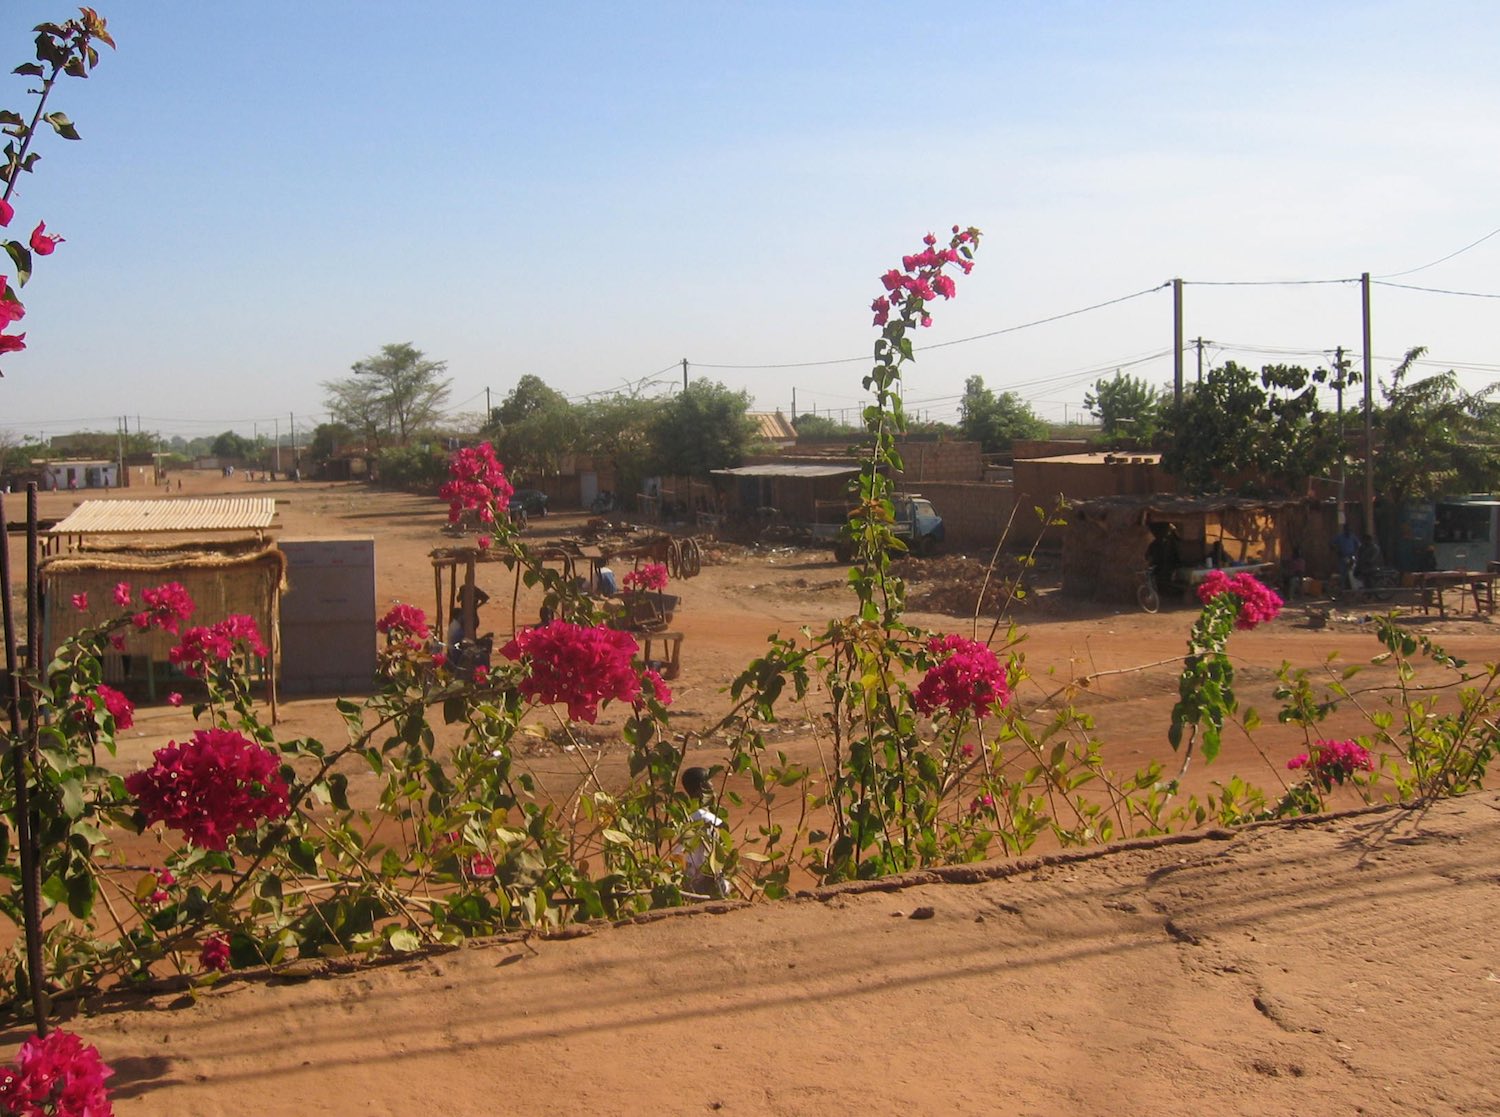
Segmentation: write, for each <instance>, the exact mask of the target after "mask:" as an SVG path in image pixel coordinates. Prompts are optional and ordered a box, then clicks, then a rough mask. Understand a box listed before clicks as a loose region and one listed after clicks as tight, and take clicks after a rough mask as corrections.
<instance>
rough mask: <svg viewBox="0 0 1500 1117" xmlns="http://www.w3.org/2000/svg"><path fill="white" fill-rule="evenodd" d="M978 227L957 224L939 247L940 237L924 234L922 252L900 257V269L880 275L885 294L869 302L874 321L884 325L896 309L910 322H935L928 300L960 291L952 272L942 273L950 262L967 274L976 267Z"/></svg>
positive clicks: (893, 269)
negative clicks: (975, 254)
mask: <svg viewBox="0 0 1500 1117" xmlns="http://www.w3.org/2000/svg"><path fill="white" fill-rule="evenodd" d="M978 233H979V231H978V230H977V229H963V230H960V229H959V228H958V227H957V226H954V229H953V237H952V239H951V240H950V241H949V242H948V246H947V247H946V248H938V247H937V237H936V236H934V235H933V234H932V233H928V234H927V235H926V236H925V237H923V238H922V243H923V245H924V247H923V248H922V250H921V251H920V252H913V253H911V254H910V255H909V256H903V257H901V267H900V269H895V268H892V269H891V270H890V271H887V272H886V273H885V274H884V275H882V276H881V277H880V285H881V286H882V287H883V288H885V292H886V293H885V294H883V295H881V296H879V297H878V298H877V299H876V300H875V301H874V302H873V303H871V304H870V309H871V310H873V311H874V312H875V325H877V326H885V325H886V324H887V323H889V322H890V318H891V314H892V313H893V312H894V313H895V314H897V315H898V316H900V317H901V318H903V319H904V320H905V321H907V322H916V323H920V324H921V325H923V326H930V325H932V315H931V314H929V313H927V310H926V305H925V304H926V303H927V302H928V301H929V300H931V299H935V298H938V297H939V296H941V297H942V298H945V299H951V298H953V297H954V296H955V295H956V294H957V290H958V288H957V285H956V284H955V283H954V282H953V278H952V277H951V276H948V275H945V274H943V269H944V268H946V267H948V266H949V265H950V264H951V265H953V266H955V267H957V268H958V269H959V270H961V271H962V272H963V273H964V274H965V275H968V274H969V272H970V271H971V270H972V269H973V267H974V261H973V260H972V259H970V256H972V255H973V248H972V247H970V246H971V245H973V244H977V243H978V239H979V237H978Z"/></svg>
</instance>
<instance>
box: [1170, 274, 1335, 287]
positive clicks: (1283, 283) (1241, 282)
mask: <svg viewBox="0 0 1500 1117" xmlns="http://www.w3.org/2000/svg"><path fill="white" fill-rule="evenodd" d="M1358 282H1359V276H1357V275H1356V276H1354V277H1353V278H1352V279H1184V280H1183V281H1182V283H1183V286H1185V287H1316V286H1320V285H1326V284H1332V283H1358Z"/></svg>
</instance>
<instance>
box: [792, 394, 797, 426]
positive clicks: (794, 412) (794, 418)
mask: <svg viewBox="0 0 1500 1117" xmlns="http://www.w3.org/2000/svg"><path fill="white" fill-rule="evenodd" d="M792 422H793V424H795V423H796V422H797V389H796V388H793V389H792Z"/></svg>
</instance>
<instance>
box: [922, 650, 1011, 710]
mask: <svg viewBox="0 0 1500 1117" xmlns="http://www.w3.org/2000/svg"><path fill="white" fill-rule="evenodd" d="M927 650H928V651H929V652H931V653H932V654H933V655H935V656H939V657H941V658H940V659H939V661H938V662H937V663H936V664H934V665H933V666H932V667H931V668H929V669H928V671H927V674H926V675H924V676H923V677H922V682H921V683H920V684H919V685H918V686H917V689H916V692H915V693H914V694H913V695H912V702H913V704H914V705H915V706H916V707H917V710H918V711H919V712H921V713H924V714H931V713H933V712H934V711H937V710H947V711H948V712H949V713H950V714H954V715H955V716H956V715H958V714H961V713H964V712H965V711H967V710H972V711H973V712H974V713H975V714H977V715H979V716H981V717H982V716H983V715H985V714H986V713H988V712H989V711H990V710H991V709H993V708H994V707H996V706H1004V705H1006V704H1008V703H1009V702H1010V690H1009V688H1008V687H1007V686H1006V684H1005V669H1004V668H1003V667H1001V666H1000V661H999V660H998V659H996V658H995V653H994V652H993V651H991V650H990V647H989V645H988V644H981V643H980V642H979V641H977V640H966V639H965V638H964V637H962V636H934V637H933V638H932V639H930V640H928V641H927Z"/></svg>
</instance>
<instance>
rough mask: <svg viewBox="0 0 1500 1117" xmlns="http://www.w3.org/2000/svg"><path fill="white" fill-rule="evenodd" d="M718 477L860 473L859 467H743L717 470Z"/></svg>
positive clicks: (841, 475) (821, 475)
mask: <svg viewBox="0 0 1500 1117" xmlns="http://www.w3.org/2000/svg"><path fill="white" fill-rule="evenodd" d="M713 472H714V475H715V476H717V477H847V476H849V475H851V474H854V473H858V472H859V466H857V465H742V466H740V467H739V468H738V469H716V470H714V471H713Z"/></svg>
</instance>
